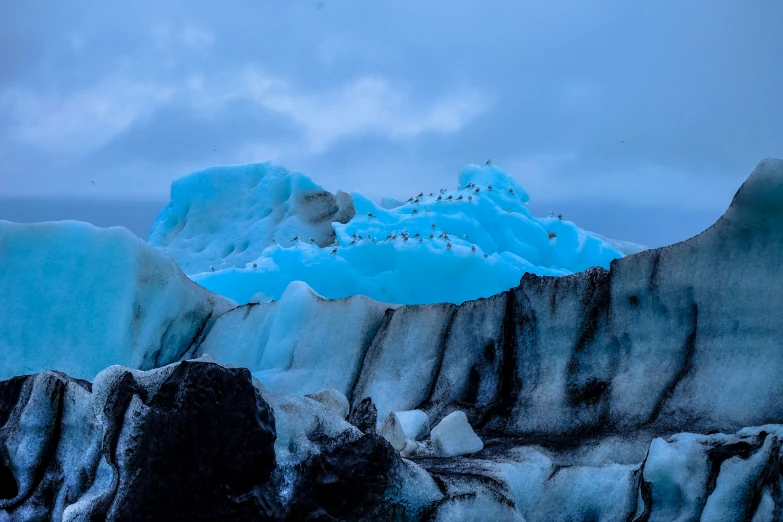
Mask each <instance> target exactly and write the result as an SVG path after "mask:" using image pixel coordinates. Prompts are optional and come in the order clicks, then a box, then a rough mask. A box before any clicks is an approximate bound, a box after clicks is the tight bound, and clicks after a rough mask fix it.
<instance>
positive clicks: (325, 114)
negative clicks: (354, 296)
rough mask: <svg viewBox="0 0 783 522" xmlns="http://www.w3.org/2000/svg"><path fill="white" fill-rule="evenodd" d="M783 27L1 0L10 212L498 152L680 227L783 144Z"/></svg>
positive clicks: (564, 189) (757, 10)
mask: <svg viewBox="0 0 783 522" xmlns="http://www.w3.org/2000/svg"><path fill="white" fill-rule="evenodd" d="M161 4H163V5H161ZM781 21H783V2H781V1H780V0H753V1H749V2H736V1H733V0H689V1H687V2H682V1H676V2H675V1H673V0H664V1H658V2H628V1H627V0H595V1H590V2H582V1H575V0H571V1H565V0H547V1H544V0H513V1H510V0H509V1H501V0H497V1H493V2H486V1H478V0H476V1H468V0H448V1H446V0H427V1H421V0H415V1H414V0H315V1H309V0H308V1H304V0H301V1H300V0H253V1H250V0H232V2H214V1H205V0H188V1H185V0H171V1H167V2H165V3H163V2H158V1H151V0H136V1H134V2H123V3H116V2H92V1H90V2H86V1H82V0H70V1H69V2H50V1H39V0H27V1H25V2H10V1H7V2H0V53H1V54H0V55H1V56H2V59H0V219H12V220H18V221H31V220H43V219H62V218H73V219H88V220H92V221H93V222H96V224H100V225H106V224H124V225H126V226H129V228H131V229H132V230H134V232H136V233H137V234H139V235H141V236H142V237H144V236H145V235H146V232H145V229H146V228H148V227H149V224H151V223H152V220H154V217H155V213H156V211H154V209H156V208H160V207H162V206H163V205H164V204H165V201H166V200H167V197H168V191H169V187H170V183H171V181H172V180H173V179H175V178H177V177H179V176H182V175H184V174H187V173H188V172H191V171H194V170H198V169H201V168H205V167H209V166H213V165H221V164H237V163H250V162H261V161H273V162H275V163H277V164H280V165H283V166H285V167H286V168H288V169H290V170H300V171H302V172H304V173H306V174H307V175H309V176H310V177H312V178H313V179H315V180H316V181H317V182H318V183H320V184H321V185H323V186H324V187H325V188H326V189H328V190H331V191H335V190H338V189H341V190H345V191H351V190H359V191H360V192H362V193H363V194H365V195H367V196H370V197H373V198H376V199H380V197H382V196H393V197H398V198H404V199H407V197H409V196H410V195H412V194H416V193H418V192H419V191H420V190H424V191H427V190H430V191H432V190H437V189H438V188H441V187H452V186H454V187H456V183H457V174H458V172H459V169H460V167H461V166H462V165H463V164H466V163H484V162H485V161H486V160H487V159H490V158H491V159H492V162H493V164H495V165H498V166H500V167H501V168H503V169H504V170H506V172H508V173H509V174H511V175H512V176H514V177H515V178H516V179H517V180H518V181H519V182H520V183H521V184H522V185H523V186H524V187H525V188H526V189H527V190H528V192H529V193H530V195H531V204H530V205H531V208H532V209H533V210H534V211H539V212H540V213H544V212H548V210H549V208H554V209H555V211H557V212H563V214H564V216H565V217H566V218H571V219H573V220H574V221H575V222H577V223H578V224H580V225H582V226H585V227H586V228H591V229H593V230H595V231H597V232H600V233H603V234H606V235H613V236H615V237H619V238H620V239H628V240H634V241H638V242H641V243H645V244H648V245H650V246H659V245H663V244H669V243H672V242H675V241H679V240H682V239H686V238H687V237H690V236H691V235H694V234H696V233H698V232H700V231H701V230H703V229H704V228H705V227H706V226H709V225H710V224H711V223H712V222H713V221H714V220H715V219H716V218H717V217H719V216H720V215H721V214H722V213H723V211H724V210H725V209H726V207H727V206H728V204H729V203H730V201H731V198H732V196H733V195H734V193H735V192H736V190H737V188H738V187H739V186H740V184H741V183H742V181H743V180H744V179H745V178H746V177H747V175H748V174H749V173H750V172H751V170H752V169H753V168H754V167H755V165H756V164H757V163H758V162H759V161H760V160H761V159H763V158H765V157H783V96H781V94H780V93H782V92H783V63H782V60H783V59H782V58H781V57H782V56H783V32H782V31H780V23H781ZM87 207H89V209H92V210H91V211H90V212H93V214H94V215H93V217H92V218H89V217H88V218H85V217H83V216H85V215H86V214H85V212H87V210H88V209H87ZM88 214H89V212H88ZM90 215H92V214H90ZM53 216H54V217H53ZM145 223H148V224H145Z"/></svg>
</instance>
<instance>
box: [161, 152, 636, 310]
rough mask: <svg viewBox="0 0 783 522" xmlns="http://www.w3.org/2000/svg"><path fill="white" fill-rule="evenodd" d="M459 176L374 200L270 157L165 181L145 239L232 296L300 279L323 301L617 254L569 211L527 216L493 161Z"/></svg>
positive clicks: (258, 295)
mask: <svg viewBox="0 0 783 522" xmlns="http://www.w3.org/2000/svg"><path fill="white" fill-rule="evenodd" d="M458 182H459V187H460V188H458V189H455V190H446V189H442V190H440V191H437V192H435V193H432V194H431V195H430V193H427V194H424V193H423V192H422V193H420V194H418V195H416V196H414V197H412V198H410V200H408V201H407V202H404V203H403V202H398V201H395V200H391V199H387V198H385V199H384V200H383V201H382V202H381V204H380V205H377V204H375V203H374V202H373V201H371V200H370V199H368V198H366V197H364V196H363V195H361V194H360V193H358V192H354V193H353V194H352V195H351V196H350V197H349V196H348V195H347V194H344V193H338V194H337V195H336V196H332V195H331V194H330V193H328V192H326V191H324V190H323V189H322V188H321V187H320V186H318V185H316V184H315V183H314V182H313V181H312V180H311V179H310V178H308V177H306V176H304V175H303V174H299V173H290V174H289V173H288V172H287V171H285V170H284V169H282V168H280V167H275V166H272V165H271V164H259V165H245V166H237V167H220V168H213V169H209V170H206V171H202V172H196V173H193V174H191V175H189V176H185V177H184V178H181V179H179V180H177V181H175V182H174V184H173V185H172V188H171V201H170V202H169V204H168V205H167V206H166V208H165V209H163V211H162V212H161V213H160V215H159V216H158V220H157V222H156V223H155V225H154V227H153V229H152V232H151V234H150V238H149V242H150V244H152V245H153V246H155V247H157V248H159V249H161V251H163V252H165V253H166V254H168V255H170V256H172V257H173V258H174V259H175V260H176V261H177V262H178V263H179V264H180V266H181V267H182V268H183V270H184V271H185V272H186V273H188V274H189V275H191V277H192V278H193V280H195V281H197V282H198V283H199V284H200V285H202V286H204V287H206V288H208V289H210V290H212V291H214V292H217V293H219V294H222V295H225V296H228V297H230V298H231V299H233V300H235V301H237V302H239V303H247V302H251V301H252V302H258V301H269V300H277V299H279V298H280V297H281V296H282V294H283V292H284V290H285V289H286V287H287V286H288V285H289V284H290V283H291V282H292V281H304V282H305V283H307V284H308V285H309V286H310V287H312V288H313V289H314V290H315V291H316V292H317V293H318V294H320V295H322V296H324V297H326V298H330V299H338V298H342V297H347V296H351V295H357V294H360V295H365V296H369V297H371V298H373V299H375V300H377V301H382V302H388V303H400V304H421V303H438V302H449V303H455V304H459V303H462V302H464V301H466V300H470V299H477V298H480V297H489V296H491V295H493V294H496V293H498V292H501V291H503V290H507V289H508V288H512V287H514V286H516V284H517V283H518V282H519V279H520V277H521V276H522V275H523V274H524V273H533V274H538V275H565V274H570V273H574V272H579V271H582V270H585V269H586V268H589V267H591V266H601V267H604V268H608V266H609V263H610V261H611V260H613V259H616V258H619V257H621V256H622V254H620V252H618V251H617V250H615V249H614V248H613V247H612V246H610V245H609V243H607V242H606V241H604V240H603V239H601V238H599V237H598V236H597V235H596V234H592V233H590V232H586V231H584V230H582V229H580V228H579V227H577V226H576V225H575V224H573V223H572V222H570V221H563V220H561V219H558V218H557V217H544V218H536V217H534V216H533V215H532V214H531V213H530V211H529V210H528V209H527V205H526V204H527V201H528V199H529V198H528V194H527V192H525V190H524V188H522V186H520V184H519V183H517V182H516V181H515V180H514V179H513V178H511V177H510V176H508V175H506V174H505V173H504V172H503V171H502V170H500V169H499V168H497V167H495V166H484V167H479V166H477V165H468V166H466V167H464V168H463V169H462V171H461V173H460V175H459V180H458ZM626 246H627V245H626ZM626 246H624V247H623V248H625V247H626ZM637 246H638V245H637ZM631 250H634V249H633V248H631Z"/></svg>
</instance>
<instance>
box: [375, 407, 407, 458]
mask: <svg viewBox="0 0 783 522" xmlns="http://www.w3.org/2000/svg"><path fill="white" fill-rule="evenodd" d="M380 435H381V437H383V438H384V439H386V440H387V441H389V444H391V445H392V447H393V448H394V449H396V450H397V451H402V450H403V449H405V433H404V432H403V431H402V424H400V419H399V418H398V417H397V414H396V413H394V412H391V413H389V415H388V416H387V417H386V420H385V421H384V423H383V426H381V431H380Z"/></svg>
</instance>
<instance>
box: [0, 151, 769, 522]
mask: <svg viewBox="0 0 783 522" xmlns="http://www.w3.org/2000/svg"><path fill="white" fill-rule="evenodd" d="M781 202H783V162H781V161H774V160H767V161H764V162H762V163H761V164H760V165H759V167H758V168H757V169H756V170H755V171H754V173H753V174H752V175H751V177H750V178H748V180H747V181H746V182H745V183H744V184H743V186H742V187H741V188H740V190H739V191H738V193H737V195H736V196H735V198H734V200H733V201H732V204H731V206H730V207H729V209H728V210H727V212H726V213H725V215H724V216H723V217H722V218H721V219H719V220H718V221H717V222H716V223H715V225H713V226H712V227H710V228H709V229H708V230H706V231H705V232H703V233H702V234H700V235H699V236H697V237H695V238H692V239H690V240H688V241H685V242H682V243H679V244H676V245H672V246H669V247H666V248H662V249H657V250H652V251H646V252H641V253H638V254H636V255H633V256H629V257H627V258H623V259H617V260H614V261H612V262H611V265H610V270H609V271H606V270H603V269H601V268H591V269H588V270H586V271H583V272H580V273H578V274H574V275H568V276H565V277H539V276H536V275H533V274H527V275H525V276H524V277H523V278H522V280H521V281H520V283H519V285H518V286H516V287H515V288H513V289H511V290H509V291H504V292H500V293H498V294H496V295H494V296H492V297H489V298H485V299H478V300H475V301H466V302H464V303H462V304H461V305H455V304H453V303H442V304H427V305H402V306H399V305H392V304H386V303H382V302H378V301H375V300H372V299H370V298H367V297H362V296H354V297H349V298H345V299H340V300H329V299H326V298H325V297H324V296H323V295H319V294H318V293H316V292H314V291H313V290H312V289H311V288H309V287H308V286H307V285H306V284H305V283H297V282H293V283H290V284H288V286H287V288H286V290H285V291H284V293H283V295H282V298H281V299H280V300H278V301H275V302H265V303H261V304H253V305H245V306H238V307H234V303H233V302H232V301H230V300H228V299H224V298H221V297H219V296H216V295H214V294H211V293H210V292H208V291H206V290H204V289H202V288H199V287H198V286H197V285H195V284H193V283H192V282H191V281H189V280H188V279H187V278H186V277H185V276H184V275H183V274H182V273H181V271H180V270H179V269H178V268H177V267H176V265H175V264H174V263H173V262H172V261H171V260H169V259H167V258H166V257H165V256H163V255H162V254H160V253H159V252H156V251H155V250H154V249H152V248H151V247H149V246H145V245H144V244H143V243H141V242H139V241H137V240H134V241H130V239H132V238H131V236H129V235H128V234H127V233H125V232H123V231H121V230H118V229H110V230H108V231H106V230H98V229H94V228H93V227H89V226H86V225H78V224H77V225H73V224H44V225H36V226H33V227H28V226H17V225H11V224H5V223H0V253H2V254H3V257H2V259H3V260H4V261H5V260H6V259H9V260H11V261H10V266H12V267H13V268H14V269H15V272H13V273H8V272H3V273H2V274H0V290H2V292H3V294H2V295H3V296H4V297H5V298H6V304H8V306H5V307H4V308H3V309H2V310H0V320H2V321H0V333H2V334H4V335H3V336H2V341H0V342H2V343H5V344H3V345H2V348H3V351H2V352H0V353H1V354H2V356H1V357H2V359H0V361H1V362H2V364H3V365H5V366H3V368H4V370H5V371H6V372H7V373H8V375H15V374H18V373H21V372H20V371H19V370H20V369H22V370H24V371H32V369H30V370H27V368H28V366H26V365H28V364H30V361H29V360H27V359H25V357H24V355H25V354H29V355H30V357H32V361H33V362H34V363H35V364H36V365H38V366H40V367H44V368H50V369H54V370H68V371H71V370H74V371H75V372H76V373H78V374H79V375H82V376H84V377H87V378H90V379H91V378H92V377H93V375H94V372H95V369H96V368H97V369H101V366H100V365H101V364H104V363H105V361H107V362H108V364H115V363H118V362H120V363H123V364H125V363H127V364H130V366H131V368H124V367H120V366H112V367H109V368H107V369H105V370H103V371H101V372H100V373H99V374H98V375H97V377H95V379H94V382H93V383H92V384H91V383H90V382H87V381H83V380H79V379H75V378H73V377H68V376H67V375H65V374H63V373H60V372H59V371H43V372H41V373H36V374H34V375H26V376H22V377H14V378H12V379H9V380H6V381H0V520H22V519H57V520H59V519H65V520H79V519H89V518H92V519H107V520H128V519H143V518H150V517H151V516H152V515H153V514H154V515H157V516H164V517H167V518H169V519H171V518H172V517H175V516H176V515H180V516H182V515H183V514H187V515H189V518H190V519H198V517H199V516H201V517H211V518H213V519H214V518H219V517H221V516H222V517H228V518H232V519H248V518H252V517H253V516H256V517H258V516H259V513H263V514H264V516H266V517H267V518H272V519H289V520H294V519H306V518H307V517H310V518H317V517H320V518H327V519H328V518H329V517H331V518H334V519H357V518H364V519H374V520H398V519H410V520H421V519H426V520H454V519H457V520H460V519H465V520H470V519H475V518H481V517H492V518H495V519H500V520H503V519H508V520H528V521H537V520H546V521H558V520H563V521H566V520H635V521H641V520H648V521H650V522H653V521H669V520H754V521H756V522H761V521H772V520H775V519H776V518H779V515H780V513H781V512H783V500H781V495H780V488H781V479H780V469H781V466H783V452H781V447H783V427H781V426H780V425H779V423H780V422H781V419H783V406H782V405H781V401H780V400H779V397H780V395H781V393H783V381H782V380H781V378H780V375H781V374H782V373H783V353H782V352H781V350H780V339H781V332H783V318H781V315H780V313H779V310H778V308H779V307H778V306H777V304H778V303H779V302H780V296H781V295H783V277H781V276H782V275H783V267H782V266H781V263H780V255H779V254H780V252H781V251H782V250H783V227H781V226H780V223H783V205H782V204H781ZM352 204H353V203H352ZM295 219H299V218H295ZM292 222H293V221H292ZM348 224H350V221H347V222H346V223H345V225H348ZM338 228H339V227H338ZM39 237H40V238H43V239H40V240H39ZM69 245H74V246H75V247H76V248H68V246H69ZM28 257H29V259H30V261H28V262H27V263H25V261H24V260H25V259H27V258H28ZM115 257H118V258H119V259H115ZM84 262H87V263H88V265H87V266H88V267H89V270H87V271H85V269H82V268H81V266H82V263H84ZM89 263H92V264H89ZM128 267H131V268H130V269H128ZM4 268H5V267H4ZM20 275H23V277H20ZM28 281H29V283H30V284H29V285H28V286H25V285H24V283H25V282H28ZM104 285H105V287H104ZM147 285H148V286H147ZM50 287H51V288H53V289H54V290H53V291H54V295H55V296H56V297H58V300H56V301H54V302H52V303H43V304H42V305H41V306H43V308H41V309H40V310H39V309H38V308H36V305H38V304H39V303H37V302H36V301H35V298H36V296H40V295H47V296H48V295H50V294H51V293H52V291H50ZM101 289H102V290H101ZM107 289H108V290H107ZM98 290H101V291H104V292H106V291H111V292H114V294H113V295H114V297H117V296H119V297H120V299H117V301H119V304H118V305H117V307H116V308H109V309H103V308H102V303H103V301H101V300H99V299H94V300H84V302H82V301H81V300H79V299H76V298H74V297H73V296H72V295H71V294H69V292H74V293H76V294H77V295H78V293H79V292H80V291H81V292H85V293H90V295H92V294H95V293H99V292H98ZM137 294H139V295H141V297H140V298H139V299H138V301H140V302H141V304H142V311H145V312H146V311H149V313H148V314H147V313H145V314H141V315H137V314H134V307H133V306H128V303H129V302H130V303H134V302H135V301H136V300H137V299H129V298H128V297H127V296H128V295H137ZM17 297H19V299H17ZM19 303H21V308H20V306H19ZM156 307H157V308H156ZM20 310H24V313H20ZM90 314H91V315H92V316H95V317H96V319H95V320H96V323H97V324H99V325H100V324H102V323H103V322H107V321H108V322H110V324H111V325H123V324H126V323H130V324H134V325H136V326H138V330H133V329H132V328H129V329H123V328H119V329H115V330H111V333H113V334H114V337H113V336H112V335H110V333H107V331H108V330H107V329H103V330H102V329H100V328H98V329H89V328H80V327H83V326H85V325H89V324H90V323H85V320H84V319H83V317H84V316H85V315H90ZM218 316H219V317H218ZM215 317H217V320H215ZM6 319H10V323H9V322H8V321H6ZM47 321H48V322H47ZM112 321H113V322H112ZM137 323H138V324H137ZM8 324H10V325H11V326H10V327H9V326H8ZM39 324H40V326H41V327H40V329H37V327H38V326H39ZM68 326H70V327H71V328H72V329H71V330H67V327H68ZM62 331H65V332H66V333H67V335H65V336H63V335H62ZM50 346H54V347H55V349H48V348H49V347H50ZM63 346H72V347H73V351H72V352H69V351H67V350H66V352H65V353H67V354H68V355H69V357H62V354H63V351H64V350H65V349H64V348H63ZM107 346H108V347H109V349H108V350H107V351H105V352H104V351H103V350H105V349H106V347H107ZM20 354H21V355H20ZM201 354H207V355H208V356H205V357H202V358H200V359H199V360H196V361H186V362H181V363H176V364H172V365H169V366H163V367H161V368H158V369H155V370H150V371H141V370H139V368H150V367H152V366H160V365H163V364H165V363H167V362H172V361H175V360H177V359H178V358H185V359H187V358H190V357H192V356H197V355H201ZM209 356H212V357H214V359H211V357H209ZM213 360H219V361H222V362H223V363H230V364H240V365H242V366H246V367H248V368H249V370H251V371H252V374H251V371H248V370H246V369H243V368H237V367H234V366H229V365H228V364H226V366H222V365H221V364H218V363H217V362H211V361H213ZM128 361H129V362H128ZM254 377H256V378H257V379H254ZM304 394H310V395H311V397H303V396H302V395H304ZM374 403H375V404H377V405H378V407H377V410H376V407H375V405H374ZM349 405H350V406H351V407H350V409H348V406H349ZM417 410H418V411H417ZM346 411H348V412H349V414H348V416H347V418H346V417H345V415H344V414H345V413H346ZM455 412H456V413H455ZM406 416H409V417H410V419H408V421H411V424H416V425H417V426H418V429H416V428H415V427H412V426H408V427H406V422H407V421H406V420H405V417H406ZM456 417H459V418H460V420H461V422H462V420H464V423H462V425H463V426H468V427H469V428H470V430H471V433H473V434H474V435H475V436H477V437H478V440H479V443H480V444H481V450H480V451H478V452H477V453H470V454H466V455H459V456H442V455H443V454H444V453H446V452H444V451H441V450H442V446H443V440H445V439H444V437H443V436H442V435H443V433H441V432H443V431H445V433H446V434H449V433H452V434H453V431H450V430H445V429H442V428H443V427H444V426H446V425H448V424H449V423H451V422H452V419H454V418H456ZM388 418H392V419H394V420H395V424H397V425H398V427H399V428H400V430H397V433H396V437H395V438H396V439H397V441H396V442H397V446H398V447H399V446H400V444H399V442H398V440H399V439H401V438H402V439H404V446H403V447H402V451H397V450H396V449H395V448H394V447H392V445H390V444H389V442H388V441H387V440H386V439H385V438H384V437H382V436H380V435H378V434H377V433H376V431H377V426H378V424H377V421H378V420H381V421H383V420H385V419H388ZM425 418H426V419H428V420H431V421H432V423H433V425H435V428H434V429H433V430H432V432H431V433H430V436H429V438H428V437H427V434H426V433H424V435H423V437H422V441H421V444H418V443H414V442H413V441H412V438H414V437H417V436H413V435H412V434H413V433H414V431H417V432H419V433H422V432H426V429H424V428H421V425H422V424H423V419H425ZM414 421H415V422H414ZM438 423H440V425H438ZM747 426H751V427H747ZM474 430H475V431H474ZM382 431H383V430H382ZM400 431H401V432H402V436H400ZM732 432H734V433H733V434H731V433H732ZM414 444H416V445H415V446H414ZM457 453H462V452H461V451H459V452H457ZM183 456H184V457H186V458H182V457H183ZM216 470H217V473H216Z"/></svg>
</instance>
